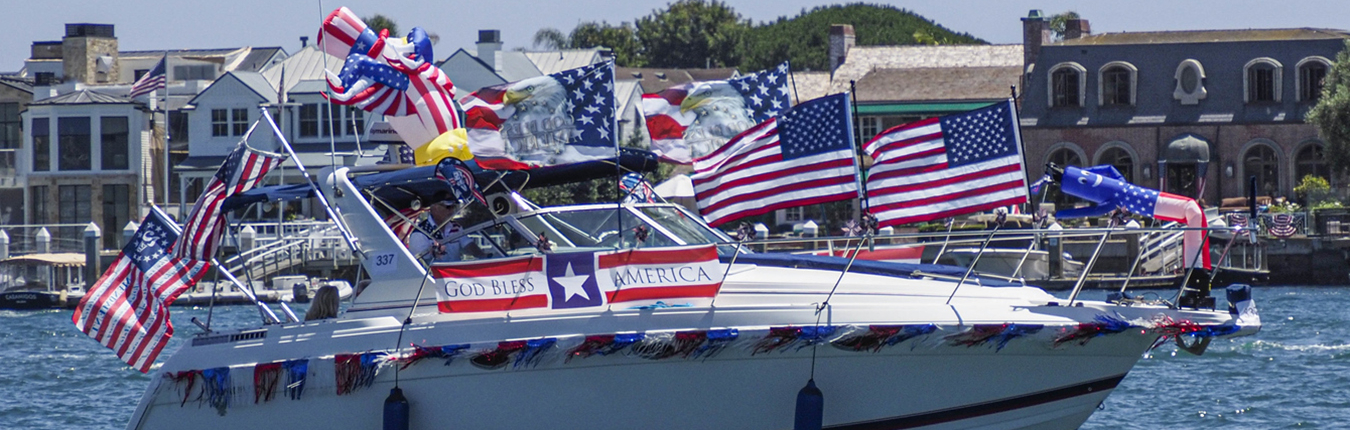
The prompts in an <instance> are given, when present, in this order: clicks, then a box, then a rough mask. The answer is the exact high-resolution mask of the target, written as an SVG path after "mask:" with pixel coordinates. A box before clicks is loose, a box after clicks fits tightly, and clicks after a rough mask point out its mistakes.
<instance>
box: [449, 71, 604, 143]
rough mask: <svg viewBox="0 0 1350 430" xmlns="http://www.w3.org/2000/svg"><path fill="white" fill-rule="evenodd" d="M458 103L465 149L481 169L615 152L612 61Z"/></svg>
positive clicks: (479, 93) (490, 91)
mask: <svg viewBox="0 0 1350 430" xmlns="http://www.w3.org/2000/svg"><path fill="white" fill-rule="evenodd" d="M460 102H461V104H462V105H463V106H464V116H465V119H464V123H465V127H466V128H467V129H468V135H469V149H470V150H471V151H472V152H473V155H474V157H475V158H476V159H477V161H478V164H479V165H481V166H483V167H485V168H489V169H523V168H528V167H531V166H547V165H554V164H567V163H575V162H579V161H587V160H593V159H597V158H612V157H614V156H616V152H617V149H616V146H617V139H618V136H617V135H616V134H615V132H616V130H615V127H616V126H617V124H616V123H615V106H616V105H615V100H614V63H613V62H605V63H600V64H592V65H589V66H585V67H581V68H576V69H571V70H565V71H562V72H559V73H554V74H551V75H544V76H536V77H533V78H529V79H525V80H522V81H518V82H511V83H506V84H501V85H496V86H491V87H487V88H483V89H480V90H478V91H475V92H474V93H473V94H470V95H468V96H466V97H465V98H464V99H462V100H460Z"/></svg>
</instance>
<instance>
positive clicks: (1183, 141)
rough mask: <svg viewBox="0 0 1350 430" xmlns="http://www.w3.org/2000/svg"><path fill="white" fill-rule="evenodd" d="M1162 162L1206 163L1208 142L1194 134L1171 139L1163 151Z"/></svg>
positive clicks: (1207, 160)
mask: <svg viewBox="0 0 1350 430" xmlns="http://www.w3.org/2000/svg"><path fill="white" fill-rule="evenodd" d="M1162 161H1163V162H1167V163H1208V162H1209V141H1207V140H1205V138H1203V137H1200V136H1198V135H1195V134H1190V133H1187V134H1183V135H1181V136H1177V137H1176V138H1174V139H1172V141H1171V142H1169V143H1168V144H1167V149H1166V150H1165V151H1163V159H1162Z"/></svg>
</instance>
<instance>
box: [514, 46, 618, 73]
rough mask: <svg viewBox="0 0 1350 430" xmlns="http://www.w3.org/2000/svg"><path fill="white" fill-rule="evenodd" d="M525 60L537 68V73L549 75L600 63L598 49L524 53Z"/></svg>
mask: <svg viewBox="0 0 1350 430" xmlns="http://www.w3.org/2000/svg"><path fill="white" fill-rule="evenodd" d="M523 54H525V57H526V58H529V59H530V62H532V63H534V66H535V67H538V68H539V73H541V74H545V75H551V74H554V73H558V72H561V71H563V70H571V69H575V68H578V67H586V66H589V65H592V64H595V63H598V62H600V49H598V48H591V49H564V50H561V51H524V52H523Z"/></svg>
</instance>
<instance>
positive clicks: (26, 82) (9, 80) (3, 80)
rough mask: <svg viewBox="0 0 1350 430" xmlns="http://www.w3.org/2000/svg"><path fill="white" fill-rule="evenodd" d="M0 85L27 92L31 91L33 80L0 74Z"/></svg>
mask: <svg viewBox="0 0 1350 430" xmlns="http://www.w3.org/2000/svg"><path fill="white" fill-rule="evenodd" d="M0 85H8V86H11V87H14V88H15V89H18V90H19V91H24V92H27V93H32V92H33V80H32V79H29V78H24V77H20V76H18V75H0Z"/></svg>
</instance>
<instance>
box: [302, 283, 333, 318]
mask: <svg viewBox="0 0 1350 430" xmlns="http://www.w3.org/2000/svg"><path fill="white" fill-rule="evenodd" d="M337 314H338V289H337V287H334V286H332V285H324V286H322V287H319V291H315V292H314V301H312V302H310V303H309V310H308V311H306V312H305V321H318V320H321V319H328V318H337Z"/></svg>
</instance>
